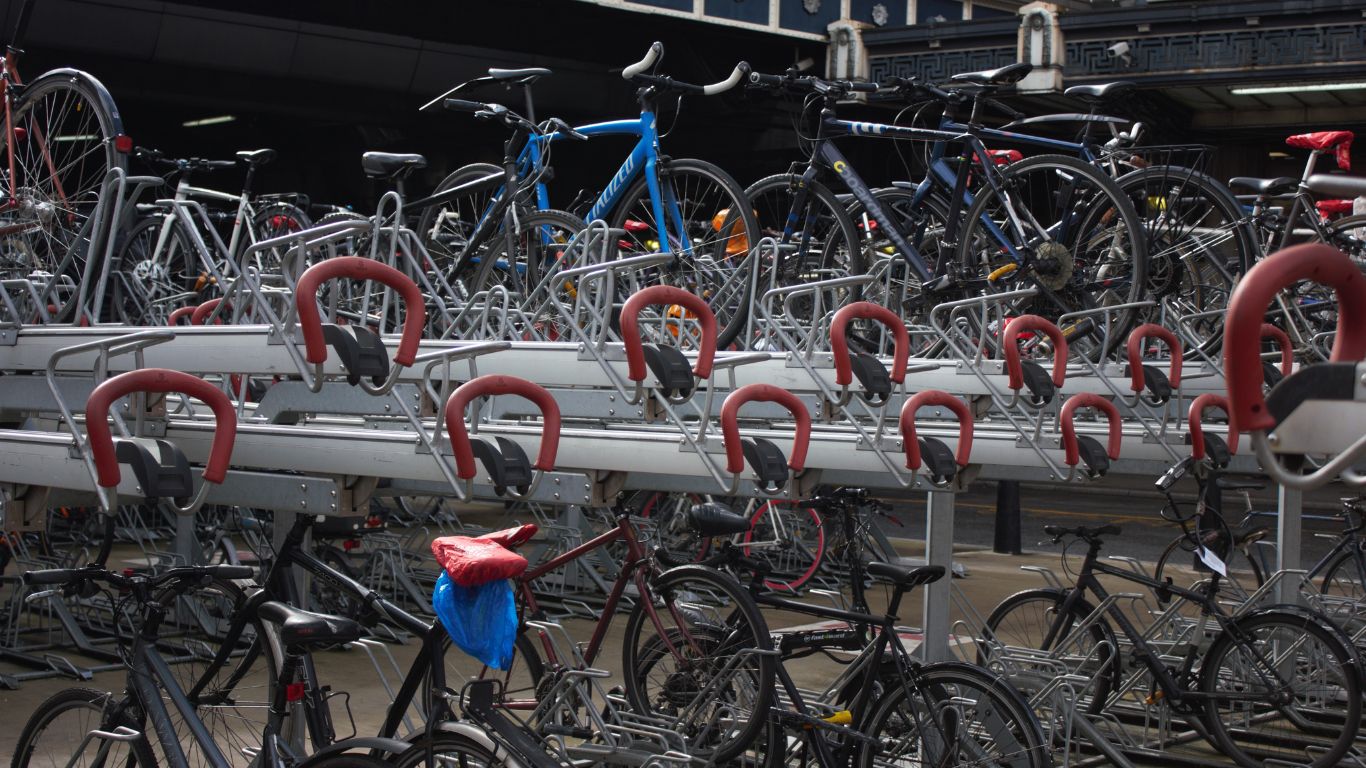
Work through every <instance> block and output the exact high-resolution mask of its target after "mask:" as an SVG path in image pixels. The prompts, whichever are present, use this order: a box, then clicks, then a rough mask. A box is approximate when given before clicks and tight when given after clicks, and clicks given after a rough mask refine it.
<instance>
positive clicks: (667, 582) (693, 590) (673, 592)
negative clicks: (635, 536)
mask: <svg viewBox="0 0 1366 768" xmlns="http://www.w3.org/2000/svg"><path fill="white" fill-rule="evenodd" d="M648 586H649V592H648V593H647V594H643V595H641V597H640V599H639V601H638V602H637V603H636V605H635V607H634V608H633V609H632V611H631V616H630V618H629V619H628V620H627V623H626V630H625V633H624V635H623V638H624V645H623V648H622V663H623V666H622V669H623V677H624V678H625V683H626V686H625V687H626V697H627V700H628V701H629V702H630V703H631V707H632V708H633V709H635V711H637V712H640V713H642V714H649V715H653V716H655V717H659V718H662V719H663V720H665V721H666V722H669V723H670V729H671V730H674V731H676V732H678V733H680V734H682V735H683V736H684V738H685V739H687V740H688V752H689V754H690V755H691V756H693V757H694V758H697V757H701V758H704V759H710V760H712V761H714V762H717V763H723V762H726V761H728V760H731V759H732V758H734V757H736V756H738V755H739V754H741V753H742V752H744V751H745V750H746V749H748V748H749V747H750V746H751V744H752V743H753V742H754V740H755V738H756V737H757V736H758V735H759V733H760V731H761V730H762V729H763V728H764V726H765V725H766V724H767V722H768V710H769V707H770V706H771V704H772V701H773V692H774V683H773V681H774V676H775V674H776V671H775V664H776V663H775V661H774V658H773V656H772V655H771V654H765V655H757V656H756V655H749V656H745V657H743V658H741V657H740V654H745V652H746V651H748V650H750V649H757V650H759V651H771V650H773V639H772V637H771V635H770V634H769V631H768V625H767V623H766V622H765V621H764V617H763V615H762V614H761V613H760V612H759V607H758V606H757V605H756V604H755V603H754V599H753V598H752V597H750V595H749V593H748V592H747V591H746V590H745V589H744V588H743V587H741V586H740V583H739V582H737V581H736V580H735V579H733V578H731V577H730V576H727V575H725V574H723V573H721V572H720V571H717V570H715V569H711V568H706V567H703V566H700V565H683V566H679V567H677V568H672V569H670V570H668V571H665V572H664V573H662V574H658V575H656V576H655V577H653V578H652V579H650V580H649V582H648ZM676 597H682V598H684V599H683V600H679V601H678V602H679V604H678V605H676V604H675V598H676ZM707 598H711V602H708V603H705V604H704V602H703V601H704V600H706V599H707ZM647 601H648V602H649V603H650V605H651V606H652V607H659V608H662V609H665V610H660V611H659V612H657V613H656V616H657V617H658V621H659V622H660V623H661V624H663V623H665V622H673V623H674V624H678V623H682V622H681V621H679V620H680V618H682V619H684V620H686V621H687V622H688V625H687V626H683V627H680V626H676V625H675V626H670V627H668V628H666V629H664V630H663V635H661V634H660V630H659V627H658V626H657V625H656V624H655V622H654V621H653V620H652V619H651V618H649V617H648V615H647V611H646V609H645V606H646V603H647ZM656 602H658V603H659V605H658V606H655V603H656ZM684 602H686V603H687V605H686V607H685V606H683V605H681V604H682V603H684ZM685 632H686V634H684V633H685ZM682 637H691V638H693V639H694V640H695V641H696V645H695V647H694V648H693V649H690V650H691V653H692V654H693V655H691V656H688V657H687V658H684V659H679V658H678V655H677V654H673V653H671V651H670V650H669V648H670V646H672V645H673V644H675V643H676V642H677V641H678V639H679V638H682ZM703 643H705V644H706V647H703ZM731 650H733V651H737V652H739V653H738V654H730V655H727V651H731ZM671 657H672V658H673V659H674V660H675V661H681V663H680V664H679V666H678V667H677V668H676V669H673V670H672V671H670V670H666V669H661V668H659V667H658V666H657V665H658V664H659V663H660V662H661V661H663V660H665V659H667V658H671ZM732 662H733V663H732ZM728 664H729V665H731V666H732V667H733V669H732V671H731V672H730V674H731V677H730V678H728V679H727V680H725V681H724V683H723V684H718V679H719V678H718V677H716V673H718V672H725V671H726V667H727V665H728ZM661 673H663V674H661ZM709 673H710V674H711V675H712V676H711V677H708V674H709ZM656 684H658V685H657V687H656ZM713 688H715V690H711V689H713ZM742 698H743V700H742ZM694 705H698V706H697V709H698V710H700V712H701V713H702V716H703V721H702V722H700V723H699V722H697V721H693V720H688V721H680V720H679V717H678V715H679V714H680V713H683V714H686V713H687V712H688V710H689V709H690V708H691V707H693V706H694ZM725 713H731V715H732V716H733V717H734V718H735V719H734V720H731V721H729V722H727V723H722V724H720V725H719V727H718V724H717V723H714V722H712V718H719V717H724V716H725ZM721 730H724V731H725V733H719V731H721Z"/></svg>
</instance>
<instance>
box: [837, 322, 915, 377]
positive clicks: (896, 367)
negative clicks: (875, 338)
mask: <svg viewBox="0 0 1366 768" xmlns="http://www.w3.org/2000/svg"><path fill="white" fill-rule="evenodd" d="M851 320H876V321H877V322H879V323H881V324H882V325H884V326H886V327H887V330H889V331H891V332H892V335H893V336H894V337H895V338H896V346H895V348H894V349H895V351H894V352H893V360H892V373H891V379H892V381H894V382H896V383H897V384H900V383H902V382H904V381H905V380H906V361H907V359H908V358H909V357H910V356H911V337H910V333H909V332H907V330H906V324H905V323H904V322H902V320H901V318H900V317H898V316H897V314H896V313H895V312H893V311H892V310H890V309H887V308H886V307H884V306H882V305H880V304H874V303H873V302H871V301H856V302H854V303H853V304H849V305H846V306H845V307H843V308H842V309H840V311H838V312H836V313H835V319H834V320H832V321H831V322H830V351H831V353H832V354H833V355H834V358H835V383H836V384H838V385H840V386H841V387H847V386H849V385H850V384H851V383H853V381H854V366H853V364H852V363H851V362H850V360H849V340H848V339H847V338H845V330H846V329H847V328H848V327H849V322H850V321H851Z"/></svg>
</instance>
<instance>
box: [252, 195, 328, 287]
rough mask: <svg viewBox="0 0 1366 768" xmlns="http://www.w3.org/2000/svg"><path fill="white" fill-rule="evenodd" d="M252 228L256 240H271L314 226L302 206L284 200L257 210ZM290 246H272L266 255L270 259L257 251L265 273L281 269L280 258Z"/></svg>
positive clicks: (260, 266) (257, 257) (257, 263)
mask: <svg viewBox="0 0 1366 768" xmlns="http://www.w3.org/2000/svg"><path fill="white" fill-rule="evenodd" d="M251 224H252V229H253V231H254V232H255V235H256V242H258V243H259V242H262V241H264V240H271V239H274V238H277V237H282V236H284V235H292V234H294V233H296V232H301V231H303V230H305V229H308V228H309V227H311V226H313V220H312V219H311V218H310V217H309V215H308V214H307V213H305V212H304V210H303V209H302V208H300V207H299V206H297V205H294V204H293V203H287V202H285V201H283V200H277V201H274V202H269V203H266V204H265V205H263V206H262V207H260V208H258V209H257V210H256V214H255V215H254V216H252V218H251ZM249 245H251V243H245V244H243V245H241V246H239V247H241V248H244V249H245V248H246V247H247V246H249ZM288 249H289V246H285V247H277V248H271V249H269V251H268V252H266V253H265V254H264V255H265V256H266V257H267V258H268V259H269V260H268V261H266V260H263V259H262V256H263V253H262V252H261V251H258V252H257V255H256V265H257V267H258V268H259V269H260V270H261V271H262V272H265V273H275V272H279V271H280V260H281V259H282V258H284V255H285V253H286V252H287V251H288Z"/></svg>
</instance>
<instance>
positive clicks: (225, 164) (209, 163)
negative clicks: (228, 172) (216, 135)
mask: <svg viewBox="0 0 1366 768" xmlns="http://www.w3.org/2000/svg"><path fill="white" fill-rule="evenodd" d="M204 167H205V168H236V167H237V161H236V160H205V161H204Z"/></svg>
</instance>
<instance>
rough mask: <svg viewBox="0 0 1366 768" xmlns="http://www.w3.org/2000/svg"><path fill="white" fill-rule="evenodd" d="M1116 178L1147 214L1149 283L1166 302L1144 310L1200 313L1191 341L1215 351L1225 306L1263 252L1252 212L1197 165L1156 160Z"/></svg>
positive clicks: (1171, 317)
mask: <svg viewBox="0 0 1366 768" xmlns="http://www.w3.org/2000/svg"><path fill="white" fill-rule="evenodd" d="M1116 183H1117V184H1119V187H1120V189H1122V190H1123V191H1124V193H1125V195H1127V196H1128V198H1129V200H1130V202H1132V203H1133V205H1134V209H1135V210H1136V211H1137V212H1138V216H1139V219H1140V220H1141V221H1142V224H1143V228H1144V236H1145V240H1146V241H1147V244H1148V268H1147V269H1148V278H1147V287H1146V290H1147V293H1148V294H1149V296H1150V297H1151V298H1153V299H1156V300H1157V301H1158V302H1159V303H1158V305H1157V306H1156V307H1153V308H1151V309H1146V310H1143V311H1142V312H1141V313H1140V314H1141V315H1142V317H1143V319H1144V320H1150V321H1152V322H1156V323H1160V324H1164V325H1167V326H1169V327H1170V326H1173V325H1174V323H1175V321H1176V319H1177V318H1180V317H1184V316H1195V315H1199V317H1192V319H1190V320H1189V321H1187V322H1186V323H1185V326H1186V328H1187V329H1188V333H1187V334H1185V335H1186V336H1187V337H1188V338H1187V342H1188V343H1190V342H1191V341H1195V342H1197V343H1196V344H1195V345H1194V347H1195V348H1198V349H1201V350H1203V351H1205V352H1207V353H1210V352H1213V351H1214V350H1215V349H1217V348H1218V346H1219V345H1220V344H1221V343H1222V339H1223V320H1224V316H1223V313H1222V312H1221V310H1223V309H1225V308H1227V306H1228V299H1229V296H1230V294H1232V292H1233V284H1234V283H1235V282H1236V281H1237V279H1238V277H1239V276H1241V275H1242V274H1243V273H1244V272H1246V271H1247V269H1248V267H1250V266H1251V265H1252V263H1253V262H1254V261H1255V260H1256V257H1257V254H1258V252H1259V250H1258V246H1257V242H1256V238H1255V237H1254V235H1253V233H1252V228H1251V223H1250V217H1249V216H1248V215H1247V214H1246V213H1244V211H1243V207H1242V205H1241V204H1240V203H1239V202H1238V199H1237V198H1236V197H1234V196H1233V193H1232V192H1230V191H1229V190H1228V188H1227V187H1225V186H1224V185H1222V184H1220V183H1219V182H1217V181H1215V180H1214V179H1212V178H1210V177H1209V176H1206V175H1205V174H1203V173H1200V172H1199V171H1196V170H1193V169H1190V168H1179V167H1175V166H1151V167H1148V168H1144V169H1143V170H1139V171H1134V172H1133V173H1128V174H1125V175H1124V176H1121V177H1120V178H1119V179H1118V180H1117V181H1116ZM1191 335H1194V336H1195V339H1190V338H1189V336H1191Z"/></svg>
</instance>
